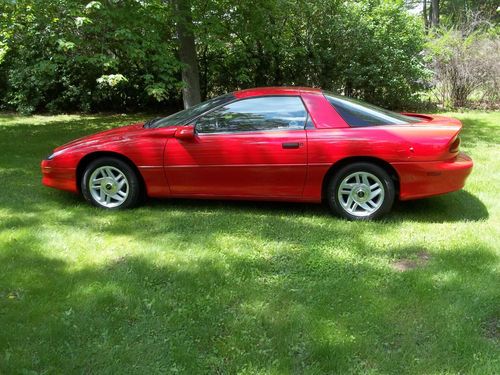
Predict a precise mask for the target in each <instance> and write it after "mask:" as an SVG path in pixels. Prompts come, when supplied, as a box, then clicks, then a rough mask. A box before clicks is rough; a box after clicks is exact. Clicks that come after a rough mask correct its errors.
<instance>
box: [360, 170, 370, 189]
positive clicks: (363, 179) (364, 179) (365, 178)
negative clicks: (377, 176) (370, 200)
mask: <svg viewBox="0 0 500 375" xmlns="http://www.w3.org/2000/svg"><path fill="white" fill-rule="evenodd" d="M361 180H362V181H363V184H365V185H366V186H370V182H369V181H368V175H367V174H366V173H363V174H362V175H361Z"/></svg>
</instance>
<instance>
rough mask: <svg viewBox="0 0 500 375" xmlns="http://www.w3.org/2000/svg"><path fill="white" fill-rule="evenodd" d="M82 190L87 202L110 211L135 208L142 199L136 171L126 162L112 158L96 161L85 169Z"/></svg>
mask: <svg viewBox="0 0 500 375" xmlns="http://www.w3.org/2000/svg"><path fill="white" fill-rule="evenodd" d="M81 189H82V193H83V196H84V197H85V199H86V200H87V201H89V202H90V203H92V204H93V205H94V206H97V207H103V208H108V209H121V208H129V207H133V206H135V205H136V204H137V203H138V201H139V198H140V183H139V179H138V177H137V174H136V173H135V171H134V170H133V169H132V168H131V167H130V166H129V165H128V164H127V163H125V162H124V161H122V160H120V159H117V158H112V157H106V158H99V159H97V160H94V161H93V162H91V163H90V164H89V165H88V166H87V168H85V172H84V174H83V178H82V181H81Z"/></svg>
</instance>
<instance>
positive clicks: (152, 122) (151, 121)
mask: <svg viewBox="0 0 500 375" xmlns="http://www.w3.org/2000/svg"><path fill="white" fill-rule="evenodd" d="M162 118H163V117H155V118H152V119H151V120H148V121H146V122H145V123H144V127H145V128H151V127H153V124H154V123H155V122H156V121H158V120H161V119H162Z"/></svg>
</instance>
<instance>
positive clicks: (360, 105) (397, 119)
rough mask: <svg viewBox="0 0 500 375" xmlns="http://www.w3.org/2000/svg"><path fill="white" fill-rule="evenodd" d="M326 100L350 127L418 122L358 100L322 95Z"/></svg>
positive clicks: (412, 118) (415, 119)
mask: <svg viewBox="0 0 500 375" xmlns="http://www.w3.org/2000/svg"><path fill="white" fill-rule="evenodd" d="M324 95H325V97H326V99H327V100H328V101H329V102H330V104H331V105H332V106H333V107H334V108H335V110H336V111H337V112H338V114H339V115H340V116H341V117H342V118H343V119H344V120H345V122H347V123H348V124H349V125H350V126H353V127H361V126H374V125H404V124H410V123H413V122H420V121H422V120H421V119H418V118H416V117H410V116H404V115H401V114H399V113H396V112H391V111H388V110H386V109H382V108H379V107H377V106H374V105H371V104H367V103H364V102H361V101H359V100H355V99H351V98H347V97H343V96H337V95H333V94H330V93H326V92H325V93H324Z"/></svg>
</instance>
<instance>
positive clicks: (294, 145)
mask: <svg viewBox="0 0 500 375" xmlns="http://www.w3.org/2000/svg"><path fill="white" fill-rule="evenodd" d="M302 145H303V143H299V142H285V143H282V144H281V147H283V148H287V149H288V148H299V147H300V146H302Z"/></svg>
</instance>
